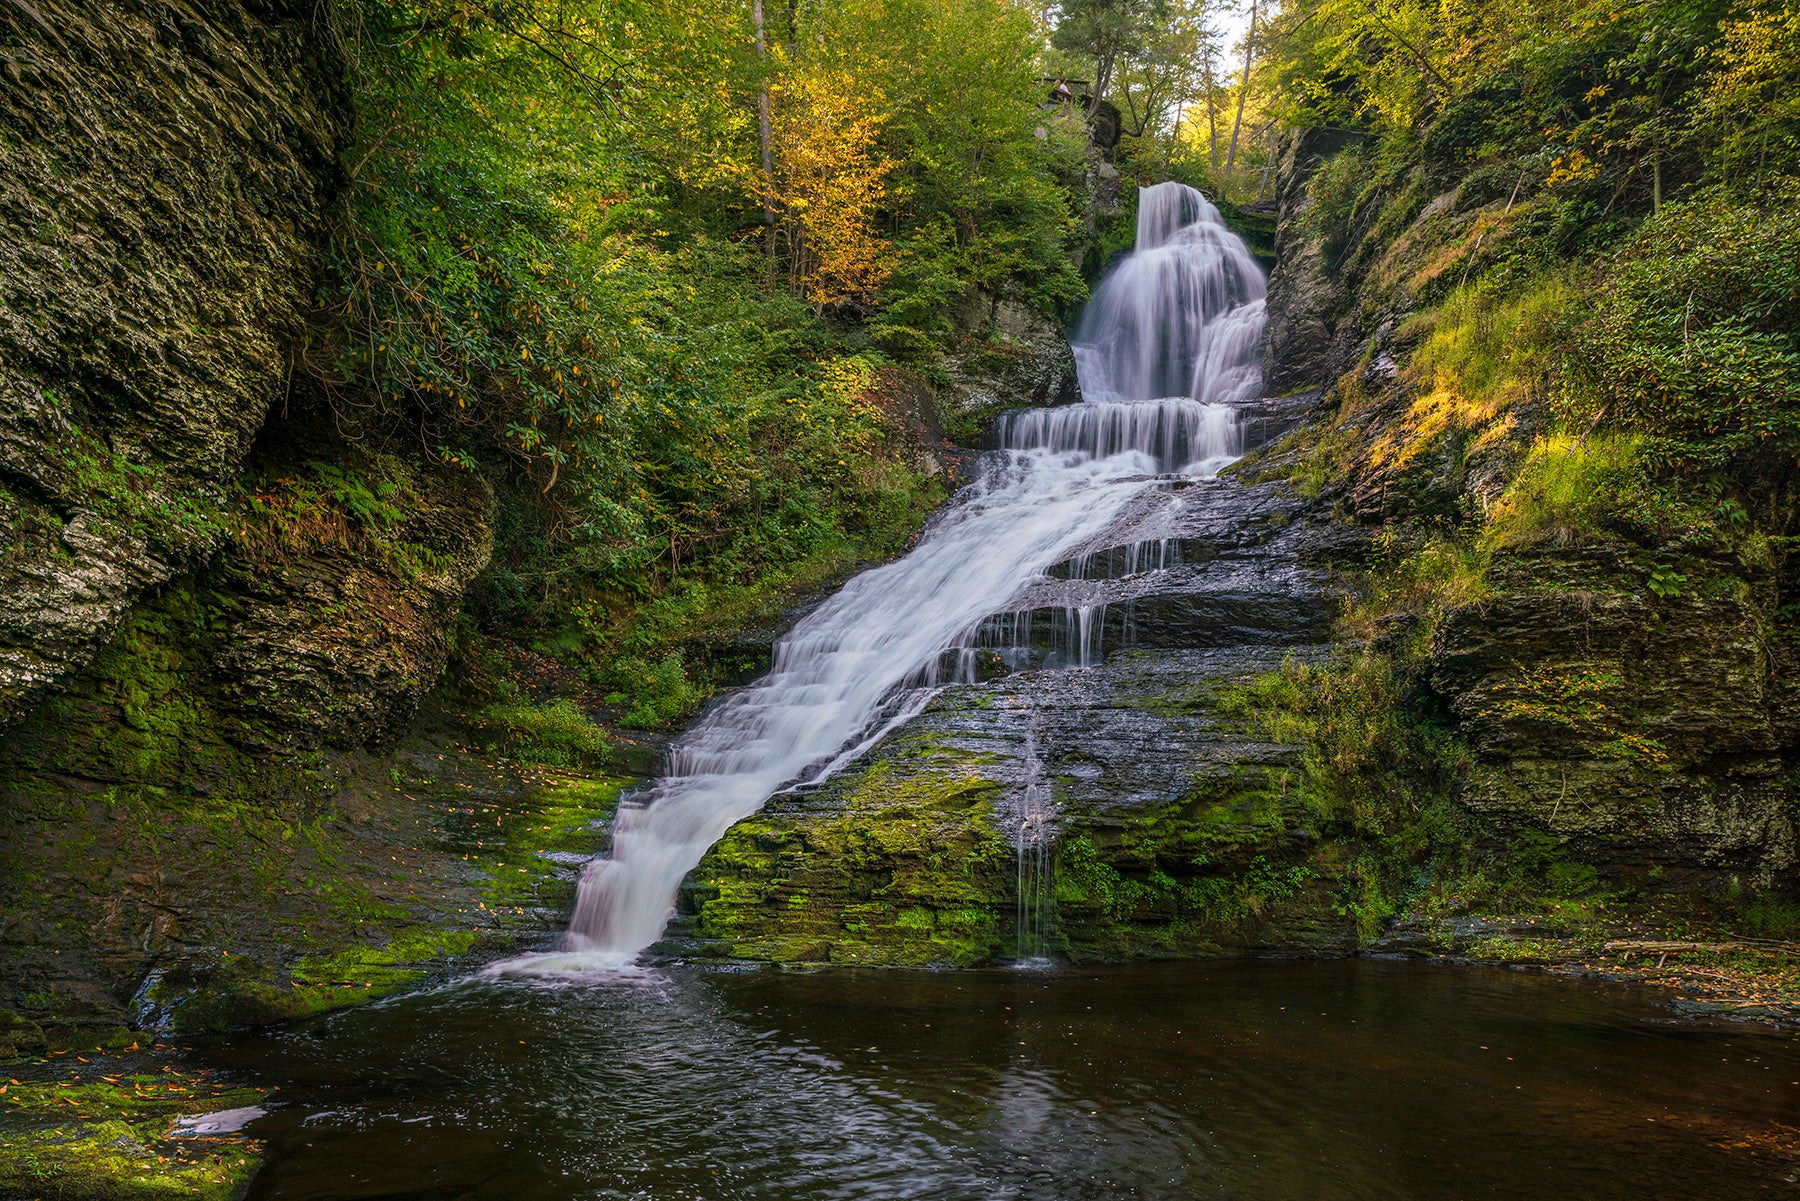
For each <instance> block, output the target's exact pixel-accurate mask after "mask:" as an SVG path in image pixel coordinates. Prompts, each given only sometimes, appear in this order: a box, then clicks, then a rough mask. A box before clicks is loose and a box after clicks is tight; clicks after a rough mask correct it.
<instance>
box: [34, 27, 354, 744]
mask: <svg viewBox="0 0 1800 1201" xmlns="http://www.w3.org/2000/svg"><path fill="white" fill-rule="evenodd" d="M328 11H329V10H328V8H326V7H317V6H314V5H312V4H303V3H294V4H287V3H282V2H281V0H271V2H266V3H262V2H258V3H250V4H239V3H229V2H224V0H220V2H213V3H209V2H206V0H198V2H196V3H182V2H179V0H178V2H173V3H163V2H160V0H144V2H143V3H133V4H126V5H109V4H92V3H83V2H81V0H29V2H27V0H17V2H15V3H12V4H9V5H7V6H6V7H4V8H0V163H3V169H0V547H4V550H5V553H4V555H0V721H5V720H7V719H10V718H15V717H17V716H18V715H19V714H20V713H22V712H23V711H24V710H25V709H26V708H27V707H28V706H29V705H30V704H31V703H32V702H33V701H34V700H36V699H39V698H41V697H42V696H43V695H44V693H45V690H46V689H47V688H48V687H49V686H50V685H52V684H53V683H55V682H56V681H58V680H60V679H62V678H63V677H65V676H66V675H67V674H68V673H69V672H70V671H71V670H73V669H76V668H78V667H80V666H81V665H82V664H84V663H86V662H87V661H88V660H89V659H90V658H91V657H92V656H93V654H94V652H95V651H96V650H97V648H98V647H99V646H100V644H101V643H102V642H103V641H104V640H105V639H106V638H107V637H108V636H109V635H110V634H111V633H112V632H113V631H115V630H116V629H117V628H118V627H119V626H120V624H121V622H122V621H123V620H124V617H125V614H126V613H127V611H128V610H129V608H130V606H131V604H132V603H133V601H134V600H135V599H136V598H137V597H138V596H139V595H140V594H142V592H143V591H144V590H145V589H146V588H149V587H152V586H155V585H158V584H161V583H163V582H165V581H166V580H168V579H169V578H170V577H172V576H173V575H175V574H177V573H178V572H180V571H181V570H182V569H183V568H185V567H187V566H190V565H192V564H193V563H195V562H197V561H198V560H199V559H201V558H203V557H204V556H205V555H206V554H208V553H209V552H210V551H211V550H212V549H213V548H214V547H216V546H217V545H218V544H219V542H220V541H221V539H222V536H223V533H224V523H223V521H222V515H221V509H222V500H223V496H222V490H223V488H224V487H225V486H226V485H227V484H229V483H230V482H231V481H232V480H233V479H234V478H235V476H236V473H237V472H238V470H239V468H240V466H241V464H242V462H243V460H244V457H245V455H246V453H247V452H248V451H249V448H250V445H251V442H252V440H253V438H254V437H255V435H256V432H257V430H258V429H259V428H260V427H261V425H262V424H263V420H264V417H265V415H266V414H267V413H268V412H269V410H270V407H271V405H275V404H278V403H279V402H280V400H281V398H282V397H283V395H284V394H285V393H286V391H287V388H288V382H289V374H290V372H289V355H290V350H291V348H292V344H293V342H294V339H295V337H296V335H297V333H298V331H299V329H300V326H301V322H302V318H303V314H304V312H305V310H306V308H307V305H308V302H309V300H310V297H311V293H312V289H313V286H314V279H315V270H316V263H317V247H318V244H319V241H320V238H321V235H322V230H323V225H324V222H325V220H326V212H327V206H328V205H329V203H330V201H331V199H332V196H333V194H334V192H335V190H336V188H337V186H338V180H339V176H340V169H339V167H338V164H337V142H338V139H339V138H340V137H341V136H342V134H343V132H344V129H345V119H346V114H347V101H346V98H345V96H344V94H343V88H342V82H341V71H342V67H341V63H340V62H339V60H338V56H337V54H336V53H335V51H334V50H333V48H332V39H331V36H330V31H329V27H328Z"/></svg>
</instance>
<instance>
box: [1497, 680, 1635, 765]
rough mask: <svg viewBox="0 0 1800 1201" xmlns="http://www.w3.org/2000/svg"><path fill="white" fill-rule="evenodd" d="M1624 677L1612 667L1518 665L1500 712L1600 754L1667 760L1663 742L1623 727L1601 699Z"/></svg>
mask: <svg viewBox="0 0 1800 1201" xmlns="http://www.w3.org/2000/svg"><path fill="white" fill-rule="evenodd" d="M1623 682H1624V680H1623V678H1622V677H1621V676H1619V675H1618V674H1617V673H1615V672H1603V671H1593V670H1589V669H1580V670H1575V671H1561V670H1558V669H1556V668H1553V667H1520V668H1519V677H1518V679H1517V680H1516V681H1515V682H1514V683H1513V685H1512V688H1511V691H1512V695H1511V696H1510V697H1509V698H1508V699H1507V700H1506V702H1505V703H1504V705H1503V706H1502V711H1503V712H1504V713H1505V714H1506V715H1507V716H1509V717H1517V718H1523V719H1525V720H1527V721H1535V722H1541V723H1543V724H1544V725H1545V726H1548V727H1550V728H1551V729H1553V730H1559V731H1567V732H1568V733H1570V734H1572V735H1573V736H1574V737H1575V738H1576V739H1577V740H1579V742H1580V743H1581V745H1582V747H1583V748H1584V749H1585V750H1587V751H1588V752H1589V753H1591V754H1594V755H1598V756H1600V757H1601V758H1604V759H1630V760H1635V761H1638V762H1641V763H1647V764H1651V765H1660V764H1664V763H1667V762H1668V758H1669V752H1668V750H1667V749H1666V748H1665V747H1664V746H1663V744H1662V743H1660V742H1658V741H1657V740H1656V739H1654V738H1645V737H1643V736H1642V735H1639V734H1633V733H1631V732H1630V731H1628V730H1625V729H1623V728H1622V725H1623V722H1622V720H1621V718H1620V717H1619V715H1618V714H1616V713H1615V712H1614V711H1613V709H1612V707H1611V705H1609V704H1608V703H1607V701H1606V700H1605V697H1606V694H1607V693H1608V692H1610V691H1612V690H1613V689H1615V688H1617V687H1619V685H1620V684H1622V683H1623Z"/></svg>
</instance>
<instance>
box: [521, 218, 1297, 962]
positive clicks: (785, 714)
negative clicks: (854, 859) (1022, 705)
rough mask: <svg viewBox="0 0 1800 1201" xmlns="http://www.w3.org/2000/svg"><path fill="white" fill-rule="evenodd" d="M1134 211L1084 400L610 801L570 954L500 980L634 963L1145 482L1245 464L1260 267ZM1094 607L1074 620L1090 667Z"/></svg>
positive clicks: (1062, 412) (1055, 418)
mask: <svg viewBox="0 0 1800 1201" xmlns="http://www.w3.org/2000/svg"><path fill="white" fill-rule="evenodd" d="M1139 211H1140V215H1139V218H1138V239H1139V248H1138V250H1137V251H1136V252H1134V253H1133V254H1132V255H1130V256H1129V257H1128V258H1126V259H1125V260H1124V261H1123V262H1122V263H1121V264H1120V265H1119V266H1118V268H1117V269H1116V270H1115V271H1114V272H1113V273H1112V274H1111V275H1109V276H1108V277H1107V278H1106V280H1104V281H1103V282H1102V284H1101V286H1100V288H1099V289H1098V291H1097V292H1096V293H1095V296H1094V300H1093V302H1092V303H1091V305H1090V306H1089V309H1088V312H1087V314H1086V316H1084V318H1083V320H1082V322H1081V327H1080V329H1081V333H1080V336H1079V341H1078V342H1077V344H1076V347H1075V350H1076V356H1077V362H1078V364H1079V366H1080V369H1081V379H1082V390H1083V393H1084V395H1086V396H1087V397H1088V400H1087V402H1085V403H1082V404H1077V405H1069V406H1066V407H1063V408H1057V409H1041V410H1033V411H1028V412H1024V413H1019V414H1014V415H1012V416H1011V417H1010V418H1009V419H1008V420H1007V421H1005V422H1004V423H1003V425H1002V427H1001V440H1002V444H1003V446H1004V447H1005V449H1003V450H1001V451H999V452H996V453H994V454H991V455H988V456H986V457H985V458H984V460H983V463H982V467H981V470H980V473H979V475H978V478H977V480H976V482H975V483H973V484H971V485H970V486H969V487H967V488H965V489H964V490H963V491H962V492H960V493H958V494H957V496H956V497H955V498H954V499H953V500H952V502H951V503H950V504H949V505H948V506H947V507H946V508H945V509H943V510H942V511H941V512H940V513H939V514H938V515H937V517H936V518H935V519H934V520H933V521H932V522H931V523H930V525H929V526H928V527H927V529H926V531H925V533H924V535H923V537H922V538H921V539H920V543H919V546H918V548H917V549H916V550H914V551H913V552H912V553H911V554H909V555H907V556H906V557H905V558H904V559H901V560H899V561H897V562H894V563H889V564H886V565H884V566H881V567H877V568H874V569H872V570H870V571H866V572H864V573H862V574H861V575H859V576H857V577H856V578H854V579H852V580H851V581H850V582H849V583H848V584H846V585H845V586H844V588H843V589H842V590H841V591H840V592H838V593H837V595H835V596H834V597H832V598H831V599H830V600H829V601H827V602H826V603H825V604H824V605H822V606H820V607H819V608H818V609H817V610H816V611H814V612H813V613H812V614H811V615H809V616H808V617H807V618H806V619H805V620H804V621H802V622H801V623H800V624H799V625H798V626H797V627H795V629H794V630H793V632H792V633H790V634H789V635H788V636H787V637H785V638H783V639H782V640H781V642H780V643H779V644H778V645H777V646H776V648H775V662H774V666H773V668H772V669H771V670H770V671H769V673H768V674H767V675H765V676H763V677H762V678H761V679H759V680H757V681H756V682H755V683H754V684H752V685H750V686H749V687H747V688H745V689H743V690H742V691H740V692H737V693H735V694H733V695H731V696H729V697H727V698H726V699H725V700H724V701H723V702H722V703H720V704H719V705H718V706H716V707H715V708H713V709H712V710H711V711H710V712H708V713H707V714H706V715H705V716H704V717H703V718H702V719H701V720H700V721H699V722H698V723H697V724H696V725H695V726H694V727H693V728H692V729H690V730H689V731H688V732H687V733H686V734H685V735H683V736H682V737H681V739H680V740H679V741H678V742H677V743H676V744H675V747H674V749H673V750H672V751H671V753H670V760H669V769H668V774H667V775H666V776H664V777H663V778H662V779H661V780H659V781H657V782H656V783H655V785H654V786H653V787H652V788H651V789H650V791H649V792H648V794H647V795H646V797H645V798H644V799H643V800H641V801H638V802H635V803H630V804H627V805H623V806H622V807H621V809H620V811H619V814H618V816H617V817H616V818H615V820H614V823H613V830H612V855H611V858H609V859H597V860H594V861H592V862H591V863H589V864H588V866H587V867H586V869H584V871H583V874H582V878H581V882H580V887H579V891H578V893H577V895H576V902H575V913H574V917H573V919H572V921H571V922H570V926H569V932H568V935H567V939H566V951H565V952H564V953H562V954H559V955H553V956H549V955H547V956H534V957H527V959H526V960H522V961H515V962H514V964H513V965H508V966H509V970H521V971H540V972H541V971H546V970H550V971H567V970H582V969H584V968H593V967H605V966H612V965H616V964H620V963H625V962H629V961H630V960H631V958H632V957H633V956H635V954H636V953H637V952H639V951H641V950H642V949H643V948H645V947H647V946H649V945H650V944H651V943H653V942H655V941H656V940H657V939H658V938H659V937H660V936H661V934H662V930H663V926H664V925H665V924H666V922H667V920H668V916H669V912H670V908H671V906H672V905H673V903H674V900H675V893H676V890H677V888H678V887H679V886H680V884H681V880H682V878H683V877H684V876H686V875H687V873H688V872H690V871H692V870H693V868H694V867H695V866H696V865H697V864H698V863H699V862H700V858H701V856H703V855H704V854H705V853H706V850H707V848H709V847H710V846H712V844H713V843H714V842H715V841H717V840H718V839H719V837H720V836H721V835H723V834H724V833H725V831H726V830H727V829H729V828H730V827H731V826H732V824H733V823H735V822H737V821H739V820H741V819H742V818H744V817H747V816H749V815H750V814H752V813H754V812H756V811H757V810H758V809H760V808H761V807H762V805H763V803H764V802H765V801H767V800H768V798H769V797H770V796H772V795H773V794H774V793H775V792H776V791H777V790H779V789H782V788H784V787H788V786H791V785H794V784H796V783H805V782H809V781H815V780H819V779H822V778H824V777H825V776H827V775H829V774H830V773H831V772H833V771H835V770H837V769H838V768H839V767H841V766H843V765H844V764H846V763H848V762H849V761H850V760H852V759H853V758H854V757H855V756H856V755H857V754H859V753H861V751H862V750H864V749H866V748H867V747H868V746H870V745H872V744H873V742H874V741H876V740H878V739H879V738H880V737H881V736H882V735H883V734H885V733H886V732H887V731H888V730H890V729H892V728H893V727H894V726H895V725H897V724H899V723H900V722H901V721H904V720H905V719H907V718H908V717H910V716H912V715H913V714H916V713H917V712H918V711H919V710H920V709H921V708H923V706H924V704H925V703H926V702H927V701H928V700H929V699H930V697H931V695H932V690H933V688H934V686H935V685H937V684H938V683H939V682H940V680H939V678H938V677H939V672H940V666H939V665H940V663H942V662H944V660H945V658H946V656H945V652H946V651H948V650H950V649H951V648H953V647H958V646H962V647H967V646H971V645H974V637H975V634H976V632H977V631H978V630H979V629H980V627H981V624H982V621H983V619H984V618H987V617H989V616H990V615H991V614H995V613H999V612H1002V611H1003V610H1005V609H1006V607H1007V604H1008V602H1009V601H1010V600H1011V599H1012V598H1013V597H1014V596H1016V595H1017V594H1018V593H1019V592H1020V591H1021V590H1023V589H1024V588H1026V587H1027V586H1029V585H1030V584H1032V583H1033V582H1035V581H1038V580H1040V579H1042V578H1043V572H1044V570H1045V569H1046V568H1048V567H1050V566H1051V565H1053V564H1055V563H1057V562H1059V561H1061V560H1062V559H1065V558H1067V557H1068V556H1069V555H1070V553H1071V552H1073V551H1074V550H1076V549H1077V548H1079V547H1081V546H1082V544H1083V543H1085V542H1087V541H1089V540H1090V539H1092V538H1094V537H1096V536H1098V535H1099V534H1100V533H1101V532H1102V531H1104V530H1105V529H1106V528H1107V526H1108V525H1109V524H1110V523H1111V522H1112V521H1113V519H1114V518H1115V517H1116V516H1117V515H1118V514H1119V513H1120V511H1121V510H1122V509H1123V508H1124V507H1125V506H1126V505H1127V504H1128V503H1129V502H1130V501H1131V500H1132V498H1133V497H1135V496H1137V495H1138V494H1139V493H1140V492H1142V491H1143V490H1144V489H1146V488H1151V487H1155V486H1157V484H1156V481H1155V479H1154V477H1155V476H1156V475H1157V474H1158V473H1168V472H1177V473H1184V474H1190V475H1211V474H1214V473H1216V472H1217V471H1218V469H1219V467H1221V466H1223V465H1224V464H1226V463H1228V462H1230V461H1231V460H1232V459H1233V458H1235V457H1236V456H1237V454H1238V452H1239V446H1238V429H1237V422H1236V419H1235V415H1234V414H1233V412H1232V411H1231V408H1230V407H1229V406H1230V404H1231V403H1232V402H1235V401H1239V400H1242V399H1246V398H1249V397H1251V396H1253V395H1255V392H1256V390H1257V388H1258V387H1259V385H1260V379H1259V376H1258V373H1257V369H1256V364H1255V352H1256V340H1257V336H1258V335H1259V334H1260V330H1261V325H1262V296H1263V292H1264V287H1263V280H1262V275H1261V273H1260V272H1259V271H1258V270H1257V268H1256V265H1255V263H1254V261H1253V260H1252V259H1251V258H1250V256H1249V252H1248V251H1247V250H1246V249H1245V248H1244V246H1243V243H1242V242H1241V241H1239V240H1238V239H1237V238H1236V237H1235V236H1234V235H1232V234H1231V233H1229V232H1228V231H1227V230H1226V229H1225V228H1224V227H1223V226H1222V225H1220V224H1218V213H1217V211H1216V210H1215V209H1213V207H1212V206H1211V205H1210V204H1207V203H1206V201H1205V199H1204V198H1203V197H1201V195H1200V194H1199V193H1198V192H1195V191H1194V190H1193V189H1191V188H1185V187H1183V186H1181V185H1179V184H1160V185H1158V186H1156V187H1154V188H1147V189H1144V190H1143V191H1142V192H1141V193H1140V210H1139ZM1171 380H1179V382H1180V383H1181V386H1180V387H1179V388H1166V387H1165V384H1167V383H1168V382H1169V381H1171ZM1157 389H1163V390H1162V391H1158V390H1157ZM1171 393H1173V394H1172V395H1171ZM1089 617H1090V614H1088V613H1087V612H1085V611H1084V612H1083V613H1082V614H1081V615H1080V618H1079V622H1080V625H1081V626H1082V627H1083V628H1082V629H1081V630H1080V634H1079V644H1080V646H1081V647H1082V648H1084V649H1082V650H1081V651H1080V652H1079V661H1080V662H1081V663H1083V664H1085V663H1086V662H1088V661H1089V655H1088V652H1087V650H1086V649H1085V648H1086V647H1087V646H1088V644H1089V638H1090V635H1089V631H1088V629H1087V628H1086V626H1087V624H1088V618H1089ZM949 659H950V660H952V661H954V660H955V659H956V656H955V655H951V656H949Z"/></svg>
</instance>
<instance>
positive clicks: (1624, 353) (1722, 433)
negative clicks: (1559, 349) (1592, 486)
mask: <svg viewBox="0 0 1800 1201" xmlns="http://www.w3.org/2000/svg"><path fill="white" fill-rule="evenodd" d="M1577 344H1578V349H1579V360H1578V361H1579V368H1580V369H1579V379H1580V382H1581V383H1582V384H1583V385H1584V388H1585V390H1586V392H1587V394H1588V395H1590V396H1591V397H1592V398H1593V400H1592V404H1591V405H1590V407H1595V408H1597V407H1600V406H1604V407H1605V409H1606V411H1607V412H1608V414H1609V416H1610V417H1611V418H1612V419H1613V420H1615V421H1617V422H1619V423H1620V424H1622V425H1624V426H1625V427H1626V428H1628V429H1632V430H1636V431H1638V432H1640V433H1642V434H1643V435H1644V438H1645V443H1644V448H1645V450H1646V452H1647V453H1648V454H1649V455H1650V456H1651V458H1652V459H1653V460H1655V461H1658V462H1664V463H1671V464H1674V465H1677V466H1680V467H1683V468H1688V469H1701V470H1704V469H1716V468H1722V467H1728V466H1732V465H1734V464H1737V465H1741V464H1742V463H1743V462H1744V460H1746V459H1747V458H1749V457H1751V456H1754V455H1758V454H1762V453H1766V454H1768V455H1773V456H1778V457H1779V458H1780V459H1782V460H1785V461H1788V462H1792V461H1793V460H1794V458H1795V457H1796V456H1800V184H1796V183H1789V184H1787V185H1784V186H1782V187H1780V188H1776V189H1772V190H1771V191H1770V192H1769V193H1768V194H1767V195H1765V196H1763V197H1760V198H1758V200H1757V201H1756V202H1755V203H1745V202H1734V201H1732V200H1729V199H1727V198H1726V197H1724V196H1722V195H1718V194H1714V195H1708V196H1701V197H1698V198H1696V199H1694V200H1691V201H1685V202H1683V203H1680V204H1670V205H1666V206H1664V208H1663V210H1662V212H1661V213H1660V214H1659V215H1657V216H1656V217H1654V218H1652V219H1651V220H1650V221H1648V222H1646V223H1645V225H1644V227H1643V228H1642V230H1640V231H1639V232H1638V233H1637V234H1636V235H1635V236H1634V237H1632V238H1631V239H1630V240H1629V241H1628V242H1627V243H1626V244H1625V246H1624V247H1623V248H1622V249H1621V250H1620V252H1619V254H1618V255H1617V256H1616V258H1615V259H1614V260H1613V262H1612V264H1611V268H1610V270H1609V271H1608V273H1607V275H1606V277H1605V279H1604V280H1603V281H1602V283H1601V286H1600V287H1599V289H1598V290H1597V292H1596V295H1595V312H1594V317H1593V319H1592V320H1591V321H1590V322H1588V323H1587V324H1585V325H1584V326H1583V327H1582V328H1581V330H1580V331H1579V336H1578V343H1577Z"/></svg>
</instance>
